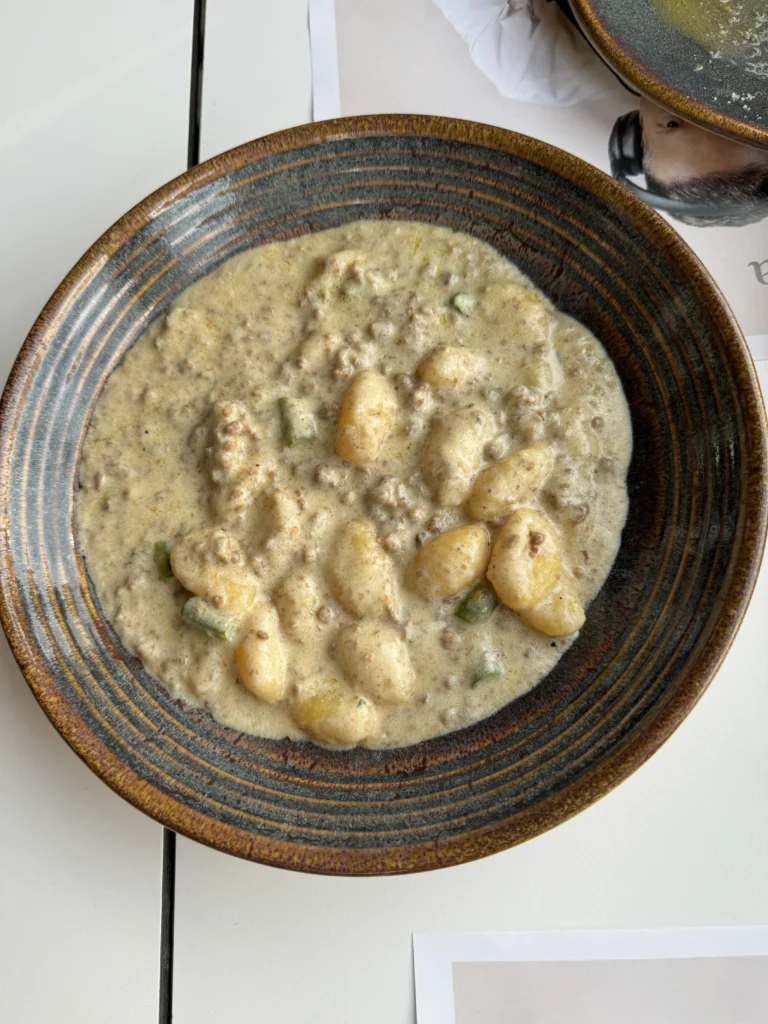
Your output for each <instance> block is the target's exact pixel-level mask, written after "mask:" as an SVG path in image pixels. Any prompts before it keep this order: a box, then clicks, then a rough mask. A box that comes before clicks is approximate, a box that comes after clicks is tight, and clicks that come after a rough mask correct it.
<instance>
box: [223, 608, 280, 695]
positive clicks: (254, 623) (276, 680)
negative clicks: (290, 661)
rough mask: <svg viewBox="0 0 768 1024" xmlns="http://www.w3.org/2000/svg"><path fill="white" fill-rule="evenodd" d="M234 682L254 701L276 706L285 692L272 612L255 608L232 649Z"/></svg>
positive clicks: (278, 634)
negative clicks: (233, 653) (246, 626)
mask: <svg viewBox="0 0 768 1024" xmlns="http://www.w3.org/2000/svg"><path fill="white" fill-rule="evenodd" d="M235 669H236V671H237V678H238V679H239V680H240V682H241V683H242V684H243V686H244V687H245V688H246V689H247V690H250V692H251V693H252V694H253V695H254V697H258V698H259V700H263V701H266V703H267V704H276V703H277V701H279V700H281V699H282V696H283V692H284V690H285V653H284V651H283V643H282V638H281V636H280V625H279V623H278V619H277V612H276V611H275V608H274V607H273V606H272V605H271V604H268V603H267V602H262V603H260V604H258V605H257V606H256V607H255V609H254V611H253V613H252V614H251V617H250V619H249V621H248V632H247V633H246V634H245V636H244V637H243V639H242V641H241V642H240V644H239V646H238V647H237V648H236V649H235Z"/></svg>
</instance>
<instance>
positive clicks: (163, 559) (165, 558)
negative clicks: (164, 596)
mask: <svg viewBox="0 0 768 1024" xmlns="http://www.w3.org/2000/svg"><path fill="white" fill-rule="evenodd" d="M155 565H156V566H157V571H158V572H159V573H160V579H161V580H172V579H173V569H172V568H171V549H170V548H169V547H168V545H167V544H166V542H165V541H164V540H158V541H155Z"/></svg>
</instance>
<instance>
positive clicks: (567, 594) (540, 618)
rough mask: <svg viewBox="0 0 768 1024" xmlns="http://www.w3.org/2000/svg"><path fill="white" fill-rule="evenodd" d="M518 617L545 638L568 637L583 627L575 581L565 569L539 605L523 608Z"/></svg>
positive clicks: (582, 610)
mask: <svg viewBox="0 0 768 1024" xmlns="http://www.w3.org/2000/svg"><path fill="white" fill-rule="evenodd" d="M520 617H521V618H522V619H523V620H524V621H525V622H527V623H528V625H529V626H531V627H532V628H533V629H537V630H538V631H539V632H540V633H546V634H547V636H570V635H571V633H576V632H577V631H578V630H580V629H581V627H582V626H583V625H584V621H585V618H586V617H585V615H584V605H583V604H582V603H581V599H580V598H579V592H578V590H577V589H576V581H575V580H574V578H573V576H571V574H570V573H569V572H568V570H567V569H565V568H564V569H563V570H562V572H561V573H560V579H559V580H558V581H557V583H556V584H555V586H554V587H553V588H552V590H550V592H549V593H548V594H547V596H546V597H545V598H544V600H543V601H541V602H539V604H535V605H533V607H531V608H524V609H522V611H521V612H520Z"/></svg>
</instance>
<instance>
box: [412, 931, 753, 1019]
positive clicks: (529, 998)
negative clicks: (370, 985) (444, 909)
mask: <svg viewBox="0 0 768 1024" xmlns="http://www.w3.org/2000/svg"><path fill="white" fill-rule="evenodd" d="M413 953H414V970H415V977H416V1013H417V1020H418V1024H510V1022H514V1024H566V1022H567V1024H650V1022H652V1024H763V1022H764V1021H765V1016H766V1007H767V1006H768V928H761V927H753V928H680V929H668V930H656V929H648V930H638V931H574V932H565V931H564V932H478V933H475V934H462V933H446V934H421V935H419V934H416V935H414V937H413Z"/></svg>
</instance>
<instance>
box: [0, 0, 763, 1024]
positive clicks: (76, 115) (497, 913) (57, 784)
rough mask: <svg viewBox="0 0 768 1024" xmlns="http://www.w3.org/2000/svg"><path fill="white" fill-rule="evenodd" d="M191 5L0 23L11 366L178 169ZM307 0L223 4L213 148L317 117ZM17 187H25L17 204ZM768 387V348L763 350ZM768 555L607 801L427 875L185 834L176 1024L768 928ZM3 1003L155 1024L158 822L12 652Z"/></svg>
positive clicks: (0, 234)
mask: <svg viewBox="0 0 768 1024" xmlns="http://www.w3.org/2000/svg"><path fill="white" fill-rule="evenodd" d="M191 17H192V0H163V2H162V3H161V4H158V3H151V2H150V0H131V2H130V3H129V2H127V0H120V2H114V0H113V2H111V3H109V4H104V3H97V2H96V0H72V2H71V3H70V4H68V5H61V4H58V3H56V2H54V0H39V2H38V3H37V4H36V5H26V6H22V7H19V6H18V5H17V6H15V7H14V9H13V14H12V15H11V16H10V28H9V25H8V17H6V24H5V25H4V30H3V34H2V38H1V39H0V96H2V97H3V101H4V102H3V103H2V104H1V105H0V155H2V158H3V159H2V161H0V179H1V181H0V184H1V185H2V188H0V194H1V195H2V196H3V199H2V204H3V205H2V206H1V207H0V238H1V239H2V257H0V305H1V308H2V309H3V329H2V334H1V335H0V371H2V373H3V375H4V374H5V373H7V371H8V369H9V367H10V365H11V362H12V359H13V357H14V355H15V353H16V351H17V349H18V347H19V345H20V344H21V341H22V340H23V336H24V333H25V332H26V330H27V328H28V327H29V326H30V324H31V322H32V320H33V319H34V317H35V315H36V314H37V312H38V311H39V309H40V307H41V306H42V304H43V302H44V301H45V299H46V298H47V296H48V294H49V293H50V291H51V290H52V288H53V287H54V286H55V284H56V283H57V282H58V280H59V279H60V278H61V277H62V276H63V274H64V273H65V272H66V270H67V269H68V268H69V266H70V265H71V264H72V263H73V262H74V261H75V260H76V258H77V257H78V256H79V255H80V253H81V252H82V251H83V250H84V249H85V248H86V247H87V245H88V244H89V243H90V242H91V241H92V240H93V239H94V238H95V237H96V236H97V234H98V233H99V232H100V231H102V230H103V229H104V228H106V227H107V226H108V225H109V224H110V223H111V222H112V221H113V220H114V219H115V218H116V217H117V216H119V215H120V214H121V213H122V212H124V210H126V209H127V208H128V207H129V206H130V205H132V204H133V203H134V202H135V201H137V200H138V199H140V198H141V197H142V196H143V195H144V194H146V193H147V192H148V191H150V190H151V189H152V188H154V187H156V186H158V185H160V184H162V183H163V182H164V181H166V180H167V179H168V178H170V177H172V176H174V175H175V174H177V173H179V172H180V171H181V170H183V167H184V162H185V154H186V129H187V100H188V93H187V89H188V76H189V44H190V34H191ZM309 61H310V57H309V46H308V38H307V25H306V0H281V2H280V3H279V4H278V3H275V2H274V0H208V32H207V46H206V76H205V88H204V103H203V124H202V151H203V153H202V155H203V156H204V157H205V156H209V155H212V154H213V153H215V152H218V151H220V150H221V149H224V148H227V147H229V146H232V145H236V144H237V143H239V142H243V141H245V140H246V139H248V138H252V137H255V136H258V135H261V134H264V133H265V132H268V131H272V130H275V129H278V128H281V127H286V126H288V125H290V124H296V123H299V122H302V121H306V120H308V119H309V116H310V110H311V96H310V63H309ZM9 196H13V201H12V202H11V201H9ZM759 368H760V374H761V379H762V383H763V387H764V388H765V389H768V363H766V362H763V363H761V364H759ZM767 615H768V573H767V572H765V571H764V572H763V574H762V576H761V579H760V582H759V584H758V592H757V594H756V595H755V598H754V600H753V603H752V606H751V608H750V610H749V612H748V614H747V617H746V620H745V622H744V625H743V626H742V629H741V631H740V633H739V636H738V638H737V640H736V643H735V645H734V648H733V650H732V651H731V653H730V654H729V656H728V658H727V660H726V662H725V665H724V666H723V668H722V669H721V671H720V673H719V675H718V677H717V679H716V680H715V682H714V683H713V685H712V686H711V687H710V689H709V691H708V692H707V693H706V695H705V696H704V698H703V699H702V701H701V703H700V705H699V706H698V707H697V708H696V710H695V712H694V713H693V714H692V715H691V717H690V718H689V719H688V720H687V721H686V722H685V723H684V724H683V726H682V727H681V728H680V729H679V730H678V731H677V733H676V734H675V735H674V736H673V737H672V739H671V740H670V741H669V742H668V743H667V744H666V746H665V747H664V748H663V749H662V750H661V751H660V752H659V753H658V754H657V755H656V756H655V757H654V758H653V759H652V760H651V761H650V762H649V763H648V764H647V765H645V766H644V767H643V768H642V769H641V770H640V771H639V772H638V773H637V774H636V775H634V776H633V777H632V778H631V779H629V780H628V781H627V782H625V783H624V784H623V785H622V786H621V787H620V788H619V789H618V790H616V791H614V792H613V793H612V794H610V795H609V796H608V797H606V798H605V799H604V800H602V801H601V802H600V803H598V804H596V805H595V806H594V807H592V808H590V809H589V810H587V811H585V812H584V813H582V814H581V815H579V816H578V817H577V818H575V819H573V820H572V821H570V822H568V823H567V824H565V825H563V826H561V827H560V828H558V829H556V830H554V831H552V832H550V833H548V834H546V835H544V836H541V837H539V838H538V839H535V840H533V841H531V842H529V843H526V844H525V845H524V846H522V847H518V848H516V849H513V850H510V851H507V852H505V853H501V854H498V855H496V856H495V857H492V858H488V859H486V860H484V861H481V862H478V863H475V864H470V865H466V866H464V867H460V868H451V869H448V870H444V871H439V872H434V873H431V874H429V875H421V876H411V877H404V878H382V879H331V878H317V877H312V876H302V875H296V874H290V873H287V872H281V871H278V870H275V869H269V868H264V867H261V866H259V865H255V864H248V863H244V862H241V861H237V860H235V859H233V858H229V857H226V856H224V855H222V854H218V853H215V852H214V851H212V850H209V849H207V848H204V847H202V846H198V845H196V844H194V843H191V842H189V841H187V840H184V839H179V842H178V866H177V913H176V966H175V987H174V994H175V1016H174V1019H175V1020H176V1021H177V1022H179V1024H209V1022H217V1021H225V1020H236V1021H238V1022H251V1021H253V1022H256V1021H258V1022H264V1021H269V1022H270V1024H283V1022H285V1024H288V1022H290V1024H296V1022H299V1021H305V1020H306V1021H312V1022H317V1024H326V1022H327V1024H331V1022H333V1024H345V1022H350V1024H352V1022H354V1024H358V1022H362V1021H365V1022H366V1024H385V1022H386V1024H411V1022H412V1021H413V980H412V969H411V941H410V939H411V933H412V932H414V931H439V930H446V931H461V930H467V931H475V930H493V929H501V930H508V929H537V928H547V929H554V928H583V927H608V926H610V927H617V928H626V927H635V926H638V927H640V926H683V925H705V924H761V923H768V743H766V732H767V731H768V686H767V685H766V683H768V670H766V665H768V629H767V628H766V616H767ZM0 700H1V701H2V704H1V705H0V707H1V711H0V772H2V778H3V780H4V783H5V784H4V786H3V787H2V796H1V797H0V799H2V807H1V808H0V812H1V813H0V821H2V825H3V828H2V839H3V842H2V843H0V962H2V964H3V970H2V976H3V982H2V984H0V1020H2V1021H9V1022H10V1021H13V1022H16V1021H24V1022H25V1024H37V1022H43V1021H45V1022H49V1021H56V1022H59V1021H64V1022H69V1021H73V1022H74V1021H76V1022H77V1024H97V1022H98V1024H102V1022H105V1024H106V1022H109V1024H113V1022H123V1021H125V1022H129V1021H130V1022H131V1024H143V1022H145V1021H154V1020H156V1019H157V980H158V937H159V891H160V849H161V829H160V827H159V826H158V825H156V824H155V823H154V822H152V821H150V820H149V819H147V818H144V817H143V816H142V815H141V814H139V813H138V812H137V811H134V810H133V809H132V808H131V807H129V806H128V805H126V804H124V803H123V802H122V801H121V800H120V799H119V798H118V797H116V796H115V795H113V794H112V793H111V792H110V791H109V790H108V789H107V788H106V787H105V786H104V785H103V784H102V783H100V782H99V781H98V780H97V779H96V778H95V777H94V776H92V775H91V774H90V773H89V772H88V770H87V769H86V768H85V767H84V766H83V765H82V764H81V763H80V762H79V761H78V759H77V758H76V756H75V755H74V754H72V753H71V752H70V751H69V750H68V749H67V748H66V746H65V745H64V743H63V742H62V741H61V740H60V739H59V738H58V736H57V735H56V734H55V732H54V731H53V729H52V728H51V726H50V725H49V724H48V723H47V722H46V720H45V718H44V716H43V714H42V712H41V711H40V710H39V708H38V707H37V705H36V703H35V701H34V699H33V698H32V696H31V694H30V693H29V691H28V690H27V688H26V685H25V684H24V682H23V680H22V678H21V675H20V673H19V671H18V669H17V668H16V666H15V664H14V663H13V660H12V658H11V655H10V653H9V651H8V648H7V645H6V644H5V642H4V640H3V641H2V647H0Z"/></svg>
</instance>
